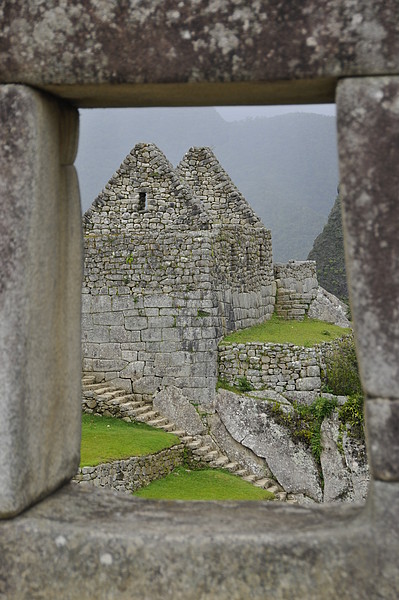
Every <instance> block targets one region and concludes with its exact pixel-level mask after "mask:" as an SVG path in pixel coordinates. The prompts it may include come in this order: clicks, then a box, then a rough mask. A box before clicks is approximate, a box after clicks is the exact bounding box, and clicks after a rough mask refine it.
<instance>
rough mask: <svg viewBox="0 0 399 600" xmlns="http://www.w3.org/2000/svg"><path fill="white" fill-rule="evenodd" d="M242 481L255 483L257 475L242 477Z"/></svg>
mask: <svg viewBox="0 0 399 600" xmlns="http://www.w3.org/2000/svg"><path fill="white" fill-rule="evenodd" d="M242 480H243V481H248V483H255V481H256V475H252V474H251V475H244V476H243V477H242Z"/></svg>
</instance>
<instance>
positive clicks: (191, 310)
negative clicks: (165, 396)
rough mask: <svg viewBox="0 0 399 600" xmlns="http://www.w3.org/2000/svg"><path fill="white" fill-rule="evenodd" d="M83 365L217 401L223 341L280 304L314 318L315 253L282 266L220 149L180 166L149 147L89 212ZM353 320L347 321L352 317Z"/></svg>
mask: <svg viewBox="0 0 399 600" xmlns="http://www.w3.org/2000/svg"><path fill="white" fill-rule="evenodd" d="M83 222H84V243H85V273H84V284H83V329H82V332H83V371H84V372H88V373H94V374H95V375H96V376H97V378H98V380H99V381H101V380H104V379H105V380H112V381H113V383H114V384H115V385H116V386H119V387H123V388H124V389H126V390H127V391H129V392H132V391H133V393H135V394H139V395H143V394H144V395H149V396H150V395H152V394H154V393H155V392H156V391H159V390H160V389H163V388H165V387H168V386H171V385H173V386H176V387H178V388H179V389H180V390H182V392H183V393H184V394H185V395H186V397H187V398H188V399H190V401H192V402H195V403H196V404H200V405H201V406H203V407H206V408H210V407H211V406H212V404H213V400H214V394H215V387H216V382H217V345H218V342H219V341H220V339H221V338H222V337H223V336H224V335H226V334H227V333H229V332H231V331H234V330H237V329H242V328H244V327H249V326H251V325H255V324H257V323H260V322H262V321H264V320H266V319H268V318H270V316H271V314H272V313H273V311H274V308H275V303H276V290H277V304H276V310H277V312H278V314H279V315H280V316H282V317H283V318H297V319H300V318H303V316H304V314H307V312H308V311H309V307H310V306H311V304H312V301H314V300H315V298H316V295H317V291H318V286H317V279H316V274H315V263H313V262H309V261H308V262H306V261H305V262H293V261H292V262H290V263H288V264H287V265H283V264H277V265H275V267H274V266H273V261H272V244H271V234H270V231H269V230H267V229H266V227H265V226H264V225H263V223H262V222H261V221H260V219H259V218H258V217H257V216H256V215H255V213H254V212H253V210H252V208H251V207H250V205H249V204H248V202H247V201H246V200H245V198H244V197H243V196H242V194H241V193H240V192H239V191H238V189H237V188H236V186H235V185H234V184H233V183H232V181H231V179H230V177H229V176H228V175H227V173H226V172H225V171H224V170H223V168H222V167H221V165H220V164H219V162H218V160H217V159H216V157H215V155H214V154H213V152H212V151H211V150H210V149H209V148H191V149H190V150H189V151H188V152H187V153H186V155H185V156H184V157H183V159H182V161H181V162H180V164H179V165H178V167H177V168H176V169H174V168H173V166H172V165H171V164H170V163H169V161H168V160H167V159H166V157H165V156H164V155H163V153H162V152H161V151H160V150H159V149H158V148H157V147H156V146H155V145H154V144H144V143H141V144H137V145H136V146H135V147H134V148H133V150H132V151H131V152H130V153H129V154H128V155H127V157H126V158H125V160H124V161H123V163H122V165H121V166H120V167H119V169H118V170H117V171H116V173H115V174H114V175H113V177H112V178H111V180H110V181H109V182H108V184H107V185H106V186H105V189H104V190H103V191H102V192H101V193H100V195H99V196H98V197H97V198H96V200H95V201H94V202H93V204H92V206H91V208H90V209H89V210H88V211H87V212H86V213H85V215H84V218H83ZM346 324H347V322H346Z"/></svg>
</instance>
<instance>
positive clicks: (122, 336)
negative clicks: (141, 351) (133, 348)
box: [109, 325, 140, 344]
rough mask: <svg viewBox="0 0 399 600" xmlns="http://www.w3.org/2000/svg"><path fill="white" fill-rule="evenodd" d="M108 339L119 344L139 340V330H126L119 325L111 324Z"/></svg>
mask: <svg viewBox="0 0 399 600" xmlns="http://www.w3.org/2000/svg"><path fill="white" fill-rule="evenodd" d="M109 341H110V342H119V343H120V344H123V343H127V342H139V341H140V331H133V330H128V329H125V327H122V326H120V325H115V326H112V325H111V326H110V328H109Z"/></svg>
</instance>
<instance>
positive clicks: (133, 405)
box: [112, 401, 144, 412]
mask: <svg viewBox="0 0 399 600" xmlns="http://www.w3.org/2000/svg"><path fill="white" fill-rule="evenodd" d="M113 403H114V401H113V402H112V404H113ZM114 406H119V410H120V411H121V412H126V411H128V410H133V409H135V408H141V407H142V406H144V403H143V402H132V401H131V402H124V403H123V404H119V405H116V404H115V405H114Z"/></svg>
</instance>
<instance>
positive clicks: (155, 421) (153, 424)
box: [147, 417, 169, 427]
mask: <svg viewBox="0 0 399 600" xmlns="http://www.w3.org/2000/svg"><path fill="white" fill-rule="evenodd" d="M167 423H169V421H168V419H165V418H164V417H158V418H157V419H152V420H151V421H147V425H150V426H151V427H158V426H160V425H166V424H167Z"/></svg>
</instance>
